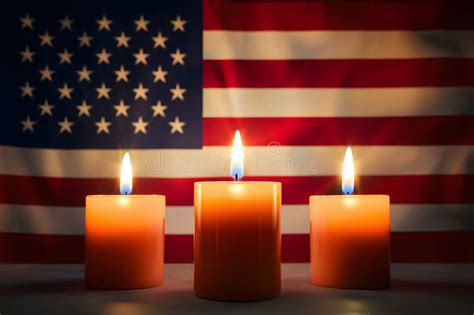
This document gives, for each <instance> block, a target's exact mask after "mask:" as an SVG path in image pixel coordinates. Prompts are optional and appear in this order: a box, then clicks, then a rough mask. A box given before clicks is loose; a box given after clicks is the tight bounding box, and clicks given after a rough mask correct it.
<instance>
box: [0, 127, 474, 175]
mask: <svg viewBox="0 0 474 315" xmlns="http://www.w3.org/2000/svg"><path fill="white" fill-rule="evenodd" d="M440 132H441V131H440ZM315 136H317V135H315ZM244 140H245V139H244ZM344 151H345V146H279V145H278V144H277V143H269V145H268V146H267V147H263V146H259V147H246V148H245V170H246V175H247V176H317V175H336V176H339V175H340V172H341V165H342V159H343V157H344ZM353 151H354V159H355V164H356V168H357V174H358V175H426V174H428V175H430V174H473V173H474V164H473V163H472V161H473V160H474V146H354V147H353ZM130 154H131V158H132V165H133V169H134V176H136V177H158V178H190V177H198V178H205V177H227V176H228V174H229V161H230V154H231V148H230V147H204V148H203V149H202V150H131V151H130ZM0 156H2V163H0V174H7V175H23V176H46V177H75V178H88V177H91V178H101V177H105V178H116V177H118V176H119V173H120V165H121V159H122V152H120V151H119V150H55V149H30V148H28V149H27V148H17V147H9V146H0Z"/></svg>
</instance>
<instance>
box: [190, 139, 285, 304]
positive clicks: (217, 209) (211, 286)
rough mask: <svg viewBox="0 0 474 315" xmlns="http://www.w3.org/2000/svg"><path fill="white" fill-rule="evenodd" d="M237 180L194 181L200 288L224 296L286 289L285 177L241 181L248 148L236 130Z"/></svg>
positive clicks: (256, 296)
mask: <svg viewBox="0 0 474 315" xmlns="http://www.w3.org/2000/svg"><path fill="white" fill-rule="evenodd" d="M231 169H232V170H231V176H232V177H233V178H234V179H235V181H233V182H231V181H229V182H198V183H195V185H194V207H195V234H194V255H195V257H194V292H195V294H196V295H197V296H198V297H202V298H207V299H213V300H224V301H253V300H263V299H270V298H273V297H276V296H278V295H279V294H280V286H281V284H280V283H281V275H280V274H281V271H280V265H281V263H280V246H281V223H280V217H281V183H278V182H245V181H239V179H240V178H241V177H242V176H243V150H242V144H241V139H240V134H239V133H238V131H237V133H236V138H235V140H234V149H233V154H232V167H231Z"/></svg>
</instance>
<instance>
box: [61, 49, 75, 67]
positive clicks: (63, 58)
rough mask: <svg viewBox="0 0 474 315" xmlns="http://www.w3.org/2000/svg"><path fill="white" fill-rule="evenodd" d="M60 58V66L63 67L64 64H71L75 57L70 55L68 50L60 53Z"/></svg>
mask: <svg viewBox="0 0 474 315" xmlns="http://www.w3.org/2000/svg"><path fill="white" fill-rule="evenodd" d="M58 56H59V64H60V65H62V64H64V63H68V64H71V58H72V56H74V54H73V53H70V52H69V51H68V50H67V49H64V51H63V52H62V53H58Z"/></svg>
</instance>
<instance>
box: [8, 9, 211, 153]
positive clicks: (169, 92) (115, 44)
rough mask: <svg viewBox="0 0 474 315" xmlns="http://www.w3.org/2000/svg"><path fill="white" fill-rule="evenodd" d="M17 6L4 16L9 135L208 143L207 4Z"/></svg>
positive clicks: (132, 143)
mask: <svg viewBox="0 0 474 315" xmlns="http://www.w3.org/2000/svg"><path fill="white" fill-rule="evenodd" d="M184 4H185V5H184ZM12 5H13V6H15V7H14V8H12V9H11V10H10V9H9V10H3V14H2V17H1V18H2V21H1V22H0V23H1V24H2V26H1V30H0V32H1V33H2V38H3V48H2V50H1V52H0V58H1V59H0V64H1V69H0V75H1V76H2V78H3V80H2V82H3V83H2V86H1V87H0V102H1V105H0V114H1V118H0V119H1V126H2V127H1V128H2V129H1V131H2V132H1V135H0V143H1V144H6V145H15V146H24V147H45V148H200V147H201V145H202V62H201V60H202V7H201V3H199V2H197V1H186V2H185V3H180V2H179V1H169V2H166V1H128V2H111V1H105V0H102V1H90V0H86V1H80V2H75V3H68V2H67V1H63V2H61V3H56V2H50V3H48V1H46V2H41V3H38V2H35V1H18V2H15V3H13V4H12Z"/></svg>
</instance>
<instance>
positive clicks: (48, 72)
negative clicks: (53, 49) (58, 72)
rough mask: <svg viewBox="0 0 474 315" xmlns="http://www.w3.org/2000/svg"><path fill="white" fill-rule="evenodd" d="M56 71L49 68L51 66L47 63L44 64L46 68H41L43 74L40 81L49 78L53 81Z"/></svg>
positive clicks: (40, 71)
mask: <svg viewBox="0 0 474 315" xmlns="http://www.w3.org/2000/svg"><path fill="white" fill-rule="evenodd" d="M54 72H55V71H53V70H51V69H49V66H48V65H46V66H44V69H42V70H41V69H40V70H39V73H40V74H41V78H40V81H44V80H48V81H50V82H51V81H53V74H54Z"/></svg>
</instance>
